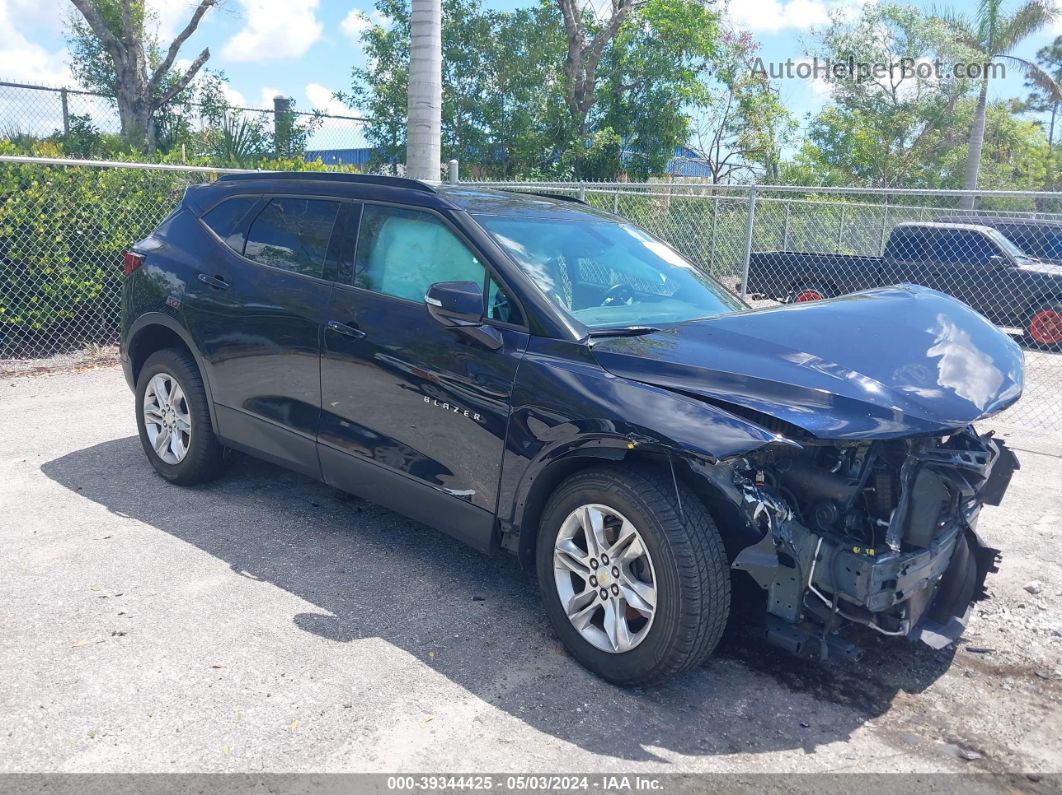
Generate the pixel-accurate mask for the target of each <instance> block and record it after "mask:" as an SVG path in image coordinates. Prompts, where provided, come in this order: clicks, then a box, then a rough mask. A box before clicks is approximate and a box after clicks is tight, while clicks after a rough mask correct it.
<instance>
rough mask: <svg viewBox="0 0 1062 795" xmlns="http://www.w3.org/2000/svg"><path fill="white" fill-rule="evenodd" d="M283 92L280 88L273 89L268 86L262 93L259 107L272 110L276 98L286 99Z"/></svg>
mask: <svg viewBox="0 0 1062 795" xmlns="http://www.w3.org/2000/svg"><path fill="white" fill-rule="evenodd" d="M286 96H287V94H285V93H284V92H283V91H281V90H280V89H279V88H272V87H271V86H267V87H265V88H263V89H262V93H261V94H260V95H259V97H258V107H260V108H266V109H269V110H271V109H272V108H273V99H274V98H275V97H286Z"/></svg>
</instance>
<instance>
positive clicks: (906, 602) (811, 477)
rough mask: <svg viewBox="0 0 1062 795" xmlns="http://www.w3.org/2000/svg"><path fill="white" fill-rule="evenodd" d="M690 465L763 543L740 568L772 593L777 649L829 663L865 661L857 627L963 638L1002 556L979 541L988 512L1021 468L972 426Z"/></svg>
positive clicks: (769, 616) (932, 639)
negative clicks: (988, 500) (987, 502)
mask: <svg viewBox="0 0 1062 795" xmlns="http://www.w3.org/2000/svg"><path fill="white" fill-rule="evenodd" d="M1001 460H1003V462H1004V464H1003V466H1000V467H997V464H999V462H1000V461H1001ZM693 466H694V471H695V472H697V473H698V474H699V475H701V476H702V477H705V478H707V479H709V480H711V481H712V482H713V485H714V487H715V489H716V491H717V492H722V493H724V494H725V495H727V497H728V498H729V499H730V500H731V501H732V502H733V503H734V505H735V506H737V507H738V509H739V511H740V513H741V516H742V517H743V519H744V521H745V522H746V523H747V524H748V525H749V527H750V528H751V529H752V531H754V533H755V534H756V535H757V536H758V539H759V540H758V541H756V542H755V543H753V544H751V545H749V546H747V547H745V548H743V549H741V550H740V551H739V552H738V553H737V555H736V556H735V557H734V559H733V561H732V568H733V569H735V570H737V571H743V572H746V573H747V574H748V575H749V576H750V577H751V578H752V579H753V580H754V581H755V582H756V583H757V584H758V585H759V586H760V587H761V588H762V589H763V591H764V593H765V597H766V616H765V623H764V632H765V634H766V638H767V639H768V640H769V641H771V642H772V643H774V644H777V645H779V646H782V647H783V648H785V649H787V650H789V651H790V652H793V653H795V654H798V655H801V656H809V657H818V658H821V659H826V658H828V657H842V658H857V657H858V656H859V655H860V651H859V649H858V647H857V646H855V645H854V644H853V643H852V642H851V641H850V640H848V639H846V635H851V634H853V633H849V632H845V630H846V629H849V628H851V627H852V626H853V625H861V626H863V627H868V628H869V629H871V630H873V631H875V632H878V633H881V634H883V635H890V636H900V637H907V638H909V639H911V640H921V641H923V642H925V643H927V644H928V645H930V646H932V647H934V648H942V647H944V646H946V645H948V644H950V643H952V642H953V641H954V640H955V639H957V638H958V637H959V635H961V633H962V632H963V630H964V628H965V626H966V623H967V619H968V616H969V613H970V611H971V609H972V604H973V603H974V602H975V601H977V600H978V599H980V598H983V596H984V588H983V586H984V582H985V577H986V576H987V575H988V574H989V573H990V572H993V571H995V570H996V569H995V563H996V560H997V558H998V553H997V551H996V550H994V549H990V548H989V547H987V546H986V545H985V544H983V543H982V541H981V540H980V539H979V538H978V536H977V534H976V532H975V527H976V523H977V517H978V513H979V511H980V508H981V505H982V502H983V501H984V499H985V495H986V494H988V493H989V492H993V493H995V492H1000V489H999V487H998V481H1000V480H1003V481H1005V480H1007V479H1009V474H1010V472H1011V471H1013V468H1016V462H1014V459H1013V455H1012V454H1011V453H1010V452H1009V451H1006V450H1005V448H1002V446H1001V445H1000V444H999V443H997V442H996V441H995V440H993V439H992V438H991V436H990V435H985V436H978V435H977V434H976V433H975V432H974V431H973V429H972V427H971V428H966V429H964V430H962V431H959V432H957V433H954V434H952V435H951V436H949V437H932V438H922V439H911V440H901V441H890V442H877V441H875V442H864V443H851V444H845V445H827V444H822V445H818V446H816V445H814V444H812V445H810V446H808V445H805V449H803V450H801V451H793V450H781V451H780V450H779V449H778V448H772V449H769V450H768V449H765V450H763V451H757V452H755V453H751V454H747V455H745V456H742V457H735V458H732V459H727V460H725V461H720V462H717V463H715V464H708V463H702V464H694V465H693ZM994 470H995V475H996V477H993V473H994ZM990 480H991V481H995V482H994V483H993V484H992V485H991V486H990V485H989V482H990ZM1005 487H1006V483H1005V482H1004V483H1003V486H1002V489H1005ZM995 501H996V502H997V503H998V495H997V496H996V497H995Z"/></svg>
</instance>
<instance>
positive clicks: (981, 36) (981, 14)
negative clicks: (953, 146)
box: [944, 0, 1062, 209]
mask: <svg viewBox="0 0 1062 795" xmlns="http://www.w3.org/2000/svg"><path fill="white" fill-rule="evenodd" d="M1057 17H1058V11H1057V10H1056V9H1055V8H1054V6H1053V5H1051V4H1048V3H1046V2H1043V0H1027V2H1025V3H1023V4H1022V5H1021V6H1020V7H1019V8H1018V9H1017V10H1016V11H1015V12H1014V13H1012V14H1009V15H1007V14H1004V13H1003V0H981V1H980V4H979V5H978V7H977V14H976V15H975V16H974V18H973V19H969V18H966V17H963V16H961V15H958V14H948V15H946V16H945V17H944V21H945V22H946V23H947V24H948V26H949V27H950V28H951V29H952V30H953V31H954V32H955V34H956V36H957V38H958V40H959V41H960V42H962V43H963V44H964V45H965V46H967V47H968V48H970V49H971V50H972V51H973V52H975V53H976V55H977V58H978V60H979V61H980V62H981V63H982V64H983V69H982V72H983V74H982V75H981V90H980V94H979V95H978V98H977V111H976V113H975V115H974V120H973V125H972V126H971V127H970V143H969V148H968V149H967V153H966V176H965V178H964V179H963V188H964V189H966V190H970V191H973V190H976V189H977V177H978V172H979V170H980V168H981V149H982V148H983V146H984V139H985V118H986V109H987V106H988V81H989V77H990V74H991V70H990V68H989V67H990V65H991V64H993V63H994V62H996V61H1000V60H1002V61H1006V62H1009V63H1013V64H1015V65H1017V67H1018V68H1019V69H1021V71H1022V72H1023V73H1024V74H1025V76H1026V77H1027V78H1028V79H1030V80H1033V81H1035V82H1036V84H1037V85H1038V86H1040V88H1042V89H1043V90H1044V91H1046V92H1048V93H1049V94H1050V95H1051V96H1052V97H1054V98H1056V99H1058V100H1060V101H1062V86H1059V84H1058V83H1057V82H1055V79H1054V78H1053V77H1052V76H1051V75H1050V74H1049V73H1048V72H1046V71H1044V70H1043V69H1041V68H1040V66H1039V65H1037V64H1036V63H1034V62H1033V61H1029V60H1026V59H1025V58H1019V57H1018V56H1016V55H1011V54H1010V52H1011V50H1013V49H1014V48H1015V47H1017V46H1018V45H1019V44H1020V43H1021V42H1022V41H1024V40H1025V39H1026V38H1028V37H1029V36H1030V35H1032V34H1033V33H1036V32H1037V31H1039V30H1042V29H1043V28H1044V27H1046V26H1047V25H1049V24H1050V23H1051V22H1053V21H1054V20H1055V19H1056V18H1057ZM975 203H976V199H975V197H974V196H973V195H972V194H971V195H968V196H964V197H963V199H962V206H963V207H964V208H966V209H973V207H974V204H975Z"/></svg>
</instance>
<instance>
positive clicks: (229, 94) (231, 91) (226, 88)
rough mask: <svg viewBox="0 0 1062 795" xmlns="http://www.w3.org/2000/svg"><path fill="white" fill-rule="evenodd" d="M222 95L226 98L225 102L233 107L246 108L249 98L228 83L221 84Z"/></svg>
mask: <svg viewBox="0 0 1062 795" xmlns="http://www.w3.org/2000/svg"><path fill="white" fill-rule="evenodd" d="M221 95H222V96H223V97H225V101H226V102H228V103H229V104H230V105H232V106H233V107H234V108H246V107H247V97H245V96H244V95H243V94H242V93H241V92H239V91H237V90H236V89H235V88H233V87H232V86H230V85H229V84H228V83H222V84H221Z"/></svg>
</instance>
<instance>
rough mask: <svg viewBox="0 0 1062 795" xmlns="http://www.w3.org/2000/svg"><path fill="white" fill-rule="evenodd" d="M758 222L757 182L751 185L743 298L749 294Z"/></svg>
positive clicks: (746, 227) (742, 281)
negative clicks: (750, 270) (754, 230)
mask: <svg viewBox="0 0 1062 795" xmlns="http://www.w3.org/2000/svg"><path fill="white" fill-rule="evenodd" d="M755 224H756V183H755V182H753V183H752V184H751V185H749V218H748V223H747V224H746V225H745V267H744V269H743V270H742V272H741V300H742V301H744V300H745V298H747V297H748V294H749V262H750V261H751V259H752V231H753V229H754V227H755Z"/></svg>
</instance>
